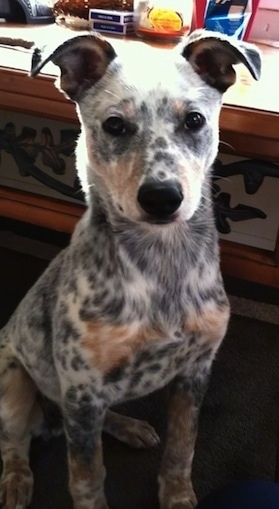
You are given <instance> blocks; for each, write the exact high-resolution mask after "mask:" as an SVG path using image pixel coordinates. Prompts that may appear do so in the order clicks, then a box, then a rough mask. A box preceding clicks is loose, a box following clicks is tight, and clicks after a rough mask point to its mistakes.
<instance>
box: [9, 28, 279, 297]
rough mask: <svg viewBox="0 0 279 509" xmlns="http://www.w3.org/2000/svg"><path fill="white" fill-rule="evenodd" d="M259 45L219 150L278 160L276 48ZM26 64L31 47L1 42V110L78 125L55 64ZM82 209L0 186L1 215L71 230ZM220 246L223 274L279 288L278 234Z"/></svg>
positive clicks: (223, 125)
mask: <svg viewBox="0 0 279 509" xmlns="http://www.w3.org/2000/svg"><path fill="white" fill-rule="evenodd" d="M61 31H65V29H64V28H61V27H58V26H56V25H48V26H38V27H30V26H29V27H28V25H26V26H19V25H18V26H17V27H16V28H15V27H14V26H11V25H9V24H4V25H0V36H6V37H21V38H23V39H27V40H30V41H34V42H36V43H38V44H41V43H42V42H43V41H44V40H45V39H46V40H47V39H50V38H53V37H57V36H58V35H59V34H61ZM109 39H113V42H114V44H116V45H117V44H129V45H131V48H132V45H133V44H134V41H133V40H130V39H129V40H127V39H123V40H119V39H116V38H112V37H109ZM261 49H262V52H263V73H262V78H261V80H260V81H259V82H254V81H252V79H251V78H250V77H249V76H248V72H247V71H246V70H245V69H244V67H243V68H242V66H239V68H240V72H239V73H238V76H239V78H238V80H237V83H236V84H235V85H234V86H233V87H231V88H230V89H229V90H228V91H227V92H226V94H225V97H224V106H223V108H222V112H221V118H220V132H221V136H220V137H221V141H222V142H223V143H222V152H228V153H232V154H233V153H237V154H241V155H242V156H243V157H253V158H260V159H264V160H267V161H272V162H275V163H279V114H278V112H279V92H278V86H277V84H276V76H275V74H276V72H277V71H276V69H277V68H278V62H279V49H277V48H272V47H268V46H262V47H261ZM29 67H30V52H29V51H27V50H25V51H23V50H19V49H15V48H7V47H3V46H2V47H0V110H1V109H2V110H9V111H16V112H21V113H27V114H32V115H38V116H40V117H44V116H45V117H47V118H52V119H55V120H60V121H67V122H70V123H73V124H77V117H76V112H75V107H74V105H73V104H72V103H71V102H70V101H67V100H66V99H65V98H64V96H63V95H62V94H61V93H59V92H58V90H56V89H55V87H54V86H53V81H54V79H55V77H56V73H57V69H56V68H55V67H54V66H53V65H52V64H48V65H47V66H46V67H45V69H44V74H42V75H40V76H39V77H37V78H36V79H35V80H28V79H26V74H27V72H28V71H29ZM83 210H84V207H83V205H79V204H72V203H67V202H65V201H62V200H54V199H50V198H46V197H42V196H39V195H34V194H32V193H26V192H22V191H19V190H14V189H11V188H5V187H3V186H2V187H1V186H0V214H1V215H2V216H5V217H10V218H13V219H17V220H24V221H27V222H30V223H33V224H37V225H41V226H45V227H48V228H53V229H56V230H60V231H64V232H71V231H72V230H73V228H74V226H75V224H76V222H77V220H78V218H79V217H80V215H81V214H82V212H83ZM278 211H279V198H278ZM278 216H279V214H278ZM278 223H279V218H278ZM221 250H222V268H223V271H224V272H225V273H227V274H230V275H233V276H236V277H240V278H244V279H248V280H251V281H255V282H260V283H264V284H267V285H271V286H277V287H279V235H278V236H277V242H276V247H275V250H274V251H273V252H270V251H264V250H262V249H259V248H252V247H248V246H244V245H241V244H236V243H232V242H229V241H222V242H221Z"/></svg>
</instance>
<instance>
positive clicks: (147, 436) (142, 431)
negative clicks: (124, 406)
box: [122, 417, 160, 448]
mask: <svg viewBox="0 0 279 509" xmlns="http://www.w3.org/2000/svg"><path fill="white" fill-rule="evenodd" d="M128 419H129V424H128V425H127V427H126V428H125V430H123V435H122V437H123V438H122V440H123V442H125V443H126V444H128V445H129V446H130V447H135V448H149V447H155V446H156V445H158V444H159V442H160V438H159V436H158V434H157V433H156V431H155V429H154V428H153V426H151V425H150V424H149V423H148V422H146V421H140V420H138V419H132V418H131V417H130V418H128Z"/></svg>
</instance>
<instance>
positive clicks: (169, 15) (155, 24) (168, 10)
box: [134, 0, 193, 41]
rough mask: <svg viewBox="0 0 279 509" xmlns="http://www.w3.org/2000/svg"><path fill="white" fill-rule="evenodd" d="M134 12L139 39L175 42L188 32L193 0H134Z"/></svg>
mask: <svg viewBox="0 0 279 509" xmlns="http://www.w3.org/2000/svg"><path fill="white" fill-rule="evenodd" d="M134 11H135V12H134V20H135V32H136V34H137V35H138V36H139V37H147V38H149V39H150V38H152V39H158V40H161V41H176V40H179V39H180V38H181V37H182V36H184V35H187V34H188V33H189V32H190V29H191V24H192V18H193V0H158V1H155V0H153V1H152V0H151V1H150V0H135V1H134Z"/></svg>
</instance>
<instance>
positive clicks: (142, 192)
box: [138, 180, 183, 222]
mask: <svg viewBox="0 0 279 509" xmlns="http://www.w3.org/2000/svg"><path fill="white" fill-rule="evenodd" d="M182 200H183V193H182V188H181V186H180V184H179V183H178V182H177V181H175V180H168V181H165V182H158V181H156V180H150V181H148V182H146V183H145V184H143V185H142V186H141V187H140V188H139V192H138V202H139V204H140V206H141V208H142V210H144V212H146V213H147V214H148V215H149V216H150V219H151V220H154V221H157V222H170V221H172V220H173V218H174V214H175V212H176V211H177V210H178V209H179V207H180V205H181V202H182Z"/></svg>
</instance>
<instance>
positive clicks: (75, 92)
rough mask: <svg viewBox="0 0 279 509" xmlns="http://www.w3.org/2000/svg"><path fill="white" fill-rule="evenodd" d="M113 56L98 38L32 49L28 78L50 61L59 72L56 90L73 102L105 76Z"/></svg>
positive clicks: (80, 37) (75, 38)
mask: <svg viewBox="0 0 279 509" xmlns="http://www.w3.org/2000/svg"><path fill="white" fill-rule="evenodd" d="M115 56H116V53H115V51H114V49H113V47H112V46H111V44H110V43H109V42H108V41H106V40H105V39H103V38H102V37H101V36H99V35H98V34H90V35H89V34H86V35H79V36H75V37H73V38H71V39H68V40H66V41H64V42H62V43H61V44H60V45H58V47H57V44H56V45H55V47H52V48H51V47H50V46H49V45H46V46H44V47H43V48H35V49H34V52H33V58H32V65H31V73H30V74H31V76H36V74H38V73H39V72H40V70H41V69H42V68H43V67H44V65H45V64H46V63H47V62H49V61H51V62H53V63H54V64H55V65H57V66H58V67H59V68H60V72H61V76H60V83H59V88H60V89H61V90H62V91H63V92H65V94H66V95H67V96H68V97H69V98H70V99H72V100H74V101H77V100H78V98H79V97H80V95H81V93H82V92H83V91H84V90H86V89H87V88H89V87H90V86H92V85H93V84H94V83H96V82H97V81H98V80H99V79H100V78H101V77H102V76H103V75H104V73H105V71H106V69H107V67H108V65H109V63H110V62H111V61H112V60H113V59H114V58H115Z"/></svg>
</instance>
